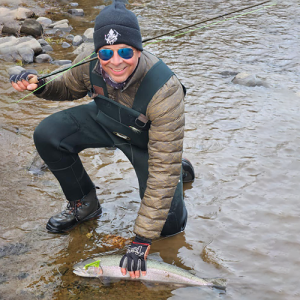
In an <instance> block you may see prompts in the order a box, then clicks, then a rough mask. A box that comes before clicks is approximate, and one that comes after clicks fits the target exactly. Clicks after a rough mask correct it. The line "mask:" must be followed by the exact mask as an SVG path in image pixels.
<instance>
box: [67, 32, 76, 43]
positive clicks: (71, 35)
mask: <svg viewBox="0 0 300 300" xmlns="http://www.w3.org/2000/svg"><path fill="white" fill-rule="evenodd" d="M66 40H67V41H70V42H72V41H73V40H74V35H73V34H68V35H67V36H66Z"/></svg>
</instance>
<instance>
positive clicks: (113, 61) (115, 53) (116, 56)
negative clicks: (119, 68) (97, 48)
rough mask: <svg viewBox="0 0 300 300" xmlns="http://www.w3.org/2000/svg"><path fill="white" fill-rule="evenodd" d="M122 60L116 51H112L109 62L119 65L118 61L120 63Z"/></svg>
mask: <svg viewBox="0 0 300 300" xmlns="http://www.w3.org/2000/svg"><path fill="white" fill-rule="evenodd" d="M122 61H123V60H122V57H120V55H119V54H118V52H117V51H114V55H113V56H112V58H111V59H110V62H111V63H112V64H114V65H119V64H120V63H122Z"/></svg>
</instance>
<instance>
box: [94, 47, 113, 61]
mask: <svg viewBox="0 0 300 300" xmlns="http://www.w3.org/2000/svg"><path fill="white" fill-rule="evenodd" d="M98 53H99V57H100V58H101V59H102V60H109V59H111V58H112V56H113V55H114V51H113V50H110V49H102V50H99V52H98Z"/></svg>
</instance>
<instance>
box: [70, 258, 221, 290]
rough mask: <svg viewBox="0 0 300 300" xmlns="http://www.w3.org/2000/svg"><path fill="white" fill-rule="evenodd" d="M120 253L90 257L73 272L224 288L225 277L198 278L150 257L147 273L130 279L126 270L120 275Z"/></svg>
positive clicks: (109, 277) (112, 277) (84, 275)
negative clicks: (125, 272)
mask: <svg viewBox="0 0 300 300" xmlns="http://www.w3.org/2000/svg"><path fill="white" fill-rule="evenodd" d="M121 258H122V256H121V255H103V256H98V257H95V258H90V259H87V260H84V261H82V262H79V263H77V264H76V265H74V268H73V273H74V274H76V275H78V276H82V277H96V278H105V279H126V280H141V281H145V282H153V283H154V282H158V283H166V284H176V285H183V286H208V287H214V288H218V289H222V290H225V289H226V283H227V282H226V279H223V278H200V277H198V276H196V275H194V274H192V273H191V272H189V271H187V270H184V269H182V268H179V267H177V266H175V265H170V264H167V263H165V262H161V261H157V260H154V259H151V258H148V259H147V274H146V275H145V276H143V275H141V276H140V277H139V278H135V279H132V278H130V276H129V273H128V272H127V274H126V275H122V273H121V269H120V267H119V263H120V260H121Z"/></svg>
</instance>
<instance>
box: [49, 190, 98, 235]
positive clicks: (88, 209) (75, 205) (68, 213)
mask: <svg viewBox="0 0 300 300" xmlns="http://www.w3.org/2000/svg"><path fill="white" fill-rule="evenodd" d="M101 213H102V208H101V205H100V203H99V201H98V198H97V196H96V189H92V190H91V191H90V192H89V193H88V194H87V195H86V196H84V197H83V198H82V199H80V200H77V201H70V202H69V203H68V206H67V209H66V210H64V211H62V212H61V213H59V214H57V215H55V216H53V217H51V218H50V219H49V221H48V223H47V225H46V228H47V230H48V231H50V232H53V233H63V232H67V231H69V230H71V229H72V228H74V227H75V226H77V225H79V224H81V223H82V222H85V221H87V220H91V219H94V218H96V217H98V216H99V215H101Z"/></svg>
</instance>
